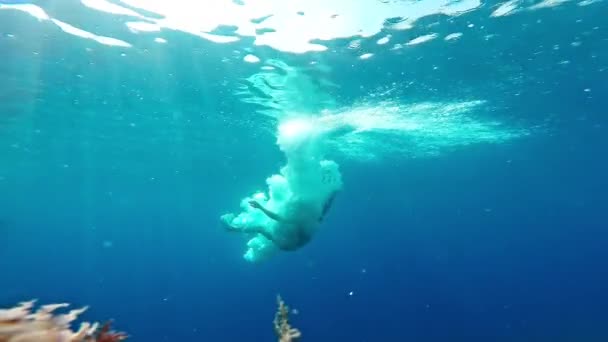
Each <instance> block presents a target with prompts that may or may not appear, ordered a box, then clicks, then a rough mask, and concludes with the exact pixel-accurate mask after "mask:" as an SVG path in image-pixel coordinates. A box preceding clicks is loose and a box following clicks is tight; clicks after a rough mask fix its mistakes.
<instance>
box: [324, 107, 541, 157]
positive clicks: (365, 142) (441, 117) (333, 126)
mask: <svg viewBox="0 0 608 342" xmlns="http://www.w3.org/2000/svg"><path fill="white" fill-rule="evenodd" d="M485 106H487V104H486V103H485V102H484V101H481V100H474V101H462V102H422V103H411V104H403V103H400V102H399V101H396V100H387V101H380V102H379V101H368V102H365V103H363V104H358V105H354V106H352V107H349V108H344V109H341V110H338V111H335V112H329V111H328V112H325V114H324V115H323V116H320V117H319V118H318V120H319V122H320V123H322V125H323V126H324V127H326V129H329V130H332V131H334V132H339V134H333V136H332V137H331V139H330V140H329V141H328V146H329V148H330V149H332V150H333V151H335V152H338V153H341V154H342V155H343V156H344V157H347V158H353V159H376V158H379V157H382V156H387V155H399V156H401V157H423V156H433V155H437V154H439V153H441V152H442V151H445V150H449V149H452V148H456V147H461V146H467V145H472V144H484V143H485V144H487V143H502V142H505V141H508V140H511V139H514V138H518V137H521V136H524V135H527V134H529V133H530V132H529V129H516V128H510V127H506V126H505V125H503V124H502V123H500V122H498V121H494V120H482V119H477V118H476V116H477V115H475V114H476V113H477V112H481V111H482V110H483V109H484V107H485Z"/></svg>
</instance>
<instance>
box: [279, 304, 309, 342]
mask: <svg viewBox="0 0 608 342" xmlns="http://www.w3.org/2000/svg"><path fill="white" fill-rule="evenodd" d="M277 303H278V304H279V307H278V309H277V313H276V314H275V315H274V331H275V332H276V333H277V336H278V337H279V341H278V342H296V341H298V340H299V339H300V337H301V336H302V333H301V332H300V330H298V329H296V328H292V327H291V325H290V324H289V307H288V306H287V305H286V304H285V302H284V301H283V299H281V296H277Z"/></svg>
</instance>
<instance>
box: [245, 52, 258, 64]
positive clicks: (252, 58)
mask: <svg viewBox="0 0 608 342" xmlns="http://www.w3.org/2000/svg"><path fill="white" fill-rule="evenodd" d="M243 60H244V61H245V62H247V63H258V62H259V61H260V59H259V58H258V57H257V56H254V55H252V54H248V55H247V56H245V57H243Z"/></svg>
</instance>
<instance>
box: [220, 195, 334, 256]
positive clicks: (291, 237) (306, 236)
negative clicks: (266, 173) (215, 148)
mask: <svg viewBox="0 0 608 342" xmlns="http://www.w3.org/2000/svg"><path fill="white" fill-rule="evenodd" d="M335 196H336V192H334V193H332V194H331V195H330V196H329V198H328V200H327V201H325V203H324V205H323V208H322V211H321V214H320V215H317V214H318V210H315V209H313V206H312V205H310V203H306V202H301V201H292V202H291V203H290V206H289V207H290V208H289V210H287V212H290V213H292V214H291V215H289V214H287V215H280V214H278V213H275V212H273V211H271V210H269V209H268V208H266V207H264V206H263V205H262V204H260V203H259V202H258V201H256V200H251V201H249V205H250V206H251V207H252V208H255V209H258V210H261V211H262V212H263V213H264V215H266V216H267V217H268V218H270V219H271V220H273V221H275V224H274V225H272V226H269V227H265V226H246V225H245V226H237V225H234V224H232V223H231V222H232V220H233V219H234V214H227V215H224V216H222V222H223V224H224V226H225V228H226V229H227V230H229V231H235V232H242V233H249V234H260V235H262V236H264V237H265V238H266V239H268V240H270V241H272V242H273V244H274V245H275V246H277V247H278V248H279V249H281V250H284V251H294V250H297V249H299V248H301V247H303V246H305V245H306V244H307V243H309V242H310V240H311V239H312V235H313V234H314V233H315V232H316V230H317V227H318V225H319V224H320V223H321V222H322V221H323V219H324V218H325V216H326V215H327V212H328V211H329V209H330V208H331V205H332V203H333V200H334V198H335Z"/></svg>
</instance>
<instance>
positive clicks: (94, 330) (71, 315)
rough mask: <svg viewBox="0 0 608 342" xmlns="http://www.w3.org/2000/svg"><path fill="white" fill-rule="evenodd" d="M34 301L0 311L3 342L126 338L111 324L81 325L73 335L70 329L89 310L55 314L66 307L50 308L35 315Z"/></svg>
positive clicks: (107, 341)
mask: <svg viewBox="0 0 608 342" xmlns="http://www.w3.org/2000/svg"><path fill="white" fill-rule="evenodd" d="M35 303H36V301H35V300H32V301H27V302H21V303H19V304H18V305H17V306H15V307H13V308H10V309H0V342H118V341H122V340H125V339H126V338H127V335H126V334H125V333H123V332H116V331H112V330H111V329H110V325H111V322H107V323H105V324H103V325H101V326H100V324H99V323H89V322H82V323H81V324H80V328H79V329H78V330H76V331H73V330H72V329H71V327H70V325H71V323H72V322H74V321H75V320H76V319H77V318H78V316H79V315H80V314H82V313H83V312H85V311H86V310H87V308H88V307H83V308H80V309H73V310H70V311H69V312H68V313H65V314H55V313H54V312H55V311H56V310H58V309H61V308H66V307H68V306H69V304H67V303H61V304H47V305H42V306H40V307H39V308H38V309H37V310H36V311H33V309H34V304H35Z"/></svg>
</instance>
